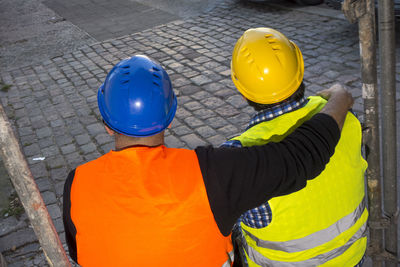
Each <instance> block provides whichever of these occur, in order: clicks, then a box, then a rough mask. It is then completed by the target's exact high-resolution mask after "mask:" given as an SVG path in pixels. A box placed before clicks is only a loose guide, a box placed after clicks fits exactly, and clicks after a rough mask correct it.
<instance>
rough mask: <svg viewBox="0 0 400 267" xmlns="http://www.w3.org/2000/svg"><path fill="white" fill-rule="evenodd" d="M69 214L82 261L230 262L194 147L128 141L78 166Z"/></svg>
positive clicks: (134, 263)
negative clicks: (135, 144)
mask: <svg viewBox="0 0 400 267" xmlns="http://www.w3.org/2000/svg"><path fill="white" fill-rule="evenodd" d="M71 218H72V221H73V223H74V225H75V227H76V230H77V234H76V243H77V258H78V263H79V264H80V265H81V266H83V267H88V266H96V267H101V266H199V267H200V266H202V267H203V266H218V267H219V266H230V262H231V259H230V257H229V253H231V251H232V246H231V243H230V237H224V236H223V235H222V234H221V233H220V231H219V229H218V227H217V224H216V222H215V220H214V217H213V214H212V212H211V209H210V205H209V202H208V198H207V193H206V189H205V186H204V182H203V178H202V175H201V171H200V167H199V163H198V160H197V156H196V153H195V152H194V151H192V150H186V149H173V148H166V147H165V146H159V147H154V148H150V147H132V148H127V149H125V150H122V151H118V152H116V151H111V152H109V153H107V154H106V155H104V156H102V157H100V158H98V159H97V160H94V161H91V162H89V163H87V164H84V165H82V166H80V167H78V168H77V170H76V172H75V178H74V181H73V183H72V188H71ZM226 264H227V265H226Z"/></svg>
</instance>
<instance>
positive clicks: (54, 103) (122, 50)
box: [0, 0, 400, 267]
mask: <svg viewBox="0 0 400 267" xmlns="http://www.w3.org/2000/svg"><path fill="white" fill-rule="evenodd" d="M321 13H323V12H321V10H319V11H318V12H313V11H312V10H311V11H310V10H304V8H303V9H302V8H299V7H297V6H292V7H285V8H280V7H279V6H276V5H274V6H272V5H268V4H265V3H249V2H243V1H236V0H226V1H222V2H221V3H220V4H219V5H218V6H216V7H215V8H214V9H212V10H206V12H205V13H202V14H200V15H196V16H193V17H189V18H180V19H177V20H172V21H167V22H166V23H163V24H161V25H157V26H152V27H151V28H149V29H146V30H140V31H138V32H136V33H133V34H127V35H124V36H121V37H117V38H112V39H108V40H104V41H101V42H95V41H93V40H92V39H91V40H90V41H89V42H83V44H82V45H81V46H80V48H79V49H75V48H74V49H72V51H71V50H69V49H70V48H68V49H67V50H66V51H65V52H63V54H61V55H54V56H52V57H49V58H47V59H43V60H40V61H34V63H32V64H27V65H24V66H22V67H16V66H14V67H12V68H7V69H2V70H1V71H0V79H1V82H2V84H3V86H2V88H3V90H0V98H1V103H2V105H3V107H4V108H5V110H6V112H7V115H8V117H9V119H10V120H11V121H12V123H13V127H14V129H15V133H16V134H17V136H18V138H19V140H20V143H21V145H22V148H23V151H24V154H25V156H26V158H27V160H28V163H29V166H30V168H31V170H32V173H33V175H34V177H35V179H36V182H37V184H38V186H39V189H40V191H41V193H42V196H43V199H44V201H45V203H46V205H47V207H48V209H49V212H50V215H51V217H52V218H53V220H54V223H55V226H56V229H57V231H58V232H59V234H60V237H61V239H62V241H63V243H65V240H64V229H63V226H62V219H61V207H62V190H63V184H64V181H65V179H66V176H67V174H68V172H69V171H70V170H72V169H73V168H75V167H76V166H78V165H79V164H82V163H83V162H86V161H89V160H92V159H95V158H97V157H99V156H100V155H102V154H104V153H106V152H108V151H109V150H110V149H112V148H113V142H112V140H111V138H110V137H109V136H108V135H107V134H106V132H105V131H104V128H103V126H102V123H101V119H100V116H99V112H98V109H97V101H96V92H97V88H98V87H99V85H100V84H101V83H102V82H103V80H104V78H105V76H106V73H107V72H108V71H109V70H110V69H111V68H112V66H113V65H114V64H115V63H117V62H118V61H119V60H121V59H123V58H126V57H128V56H131V55H133V54H146V55H148V56H150V57H152V58H154V59H156V60H158V61H159V62H161V64H162V65H163V66H164V67H166V69H167V71H168V73H169V74H170V76H171V80H172V83H173V86H174V90H175V92H176V94H177V97H178V110H177V113H176V117H175V119H174V121H173V125H172V128H171V129H170V130H167V133H166V143H167V145H168V146H172V147H185V148H195V147H196V146H198V145H207V144H211V145H219V144H221V143H222V142H223V141H225V140H226V139H227V138H228V137H229V136H232V135H234V134H237V133H239V132H240V131H242V130H243V129H244V127H245V126H246V124H247V123H248V121H249V119H250V117H251V115H252V114H253V110H252V109H251V108H249V107H248V106H247V104H246V102H245V101H244V100H243V99H242V98H241V96H240V95H239V94H238V93H237V92H236V89H234V86H233V83H232V82H231V80H230V69H229V66H230V57H231V51H232V49H233V45H234V44H235V41H236V40H237V38H238V37H239V36H240V35H241V34H242V32H243V31H244V30H246V29H248V28H251V27H260V26H266V27H272V28H275V29H277V30H279V31H282V32H283V33H285V34H286V35H287V36H288V37H289V38H291V39H293V40H294V41H295V42H296V43H297V44H298V45H299V47H300V49H301V50H302V52H303V56H304V60H305V66H306V67H305V68H306V70H305V83H306V88H307V95H311V94H314V93H315V92H317V91H319V90H321V89H324V88H327V87H329V86H330V85H331V84H333V83H335V82H341V83H343V84H345V85H347V86H348V88H349V89H350V90H351V92H352V94H353V96H354V97H355V98H356V102H355V105H354V110H355V111H356V112H357V113H359V114H360V115H361V117H362V112H363V107H362V99H361V82H360V71H359V68H360V65H359V64H360V63H359V44H358V31H357V27H356V25H350V24H349V23H348V22H347V21H345V20H343V19H341V18H340V13H335V14H334V15H332V13H330V14H329V16H325V15H321ZM336 15H337V16H336ZM132 20H133V21H132V23H134V18H132ZM65 23H70V22H68V21H66V22H65ZM80 32H81V33H84V31H82V30H80ZM399 79H400V77H397V82H399ZM4 85H10V86H11V87H9V88H8V87H6V86H4ZM397 102H399V95H398V96H397ZM37 157H44V158H45V159H44V160H40V161H38V160H34V158H37ZM0 225H1V227H0V251H1V252H2V253H3V255H4V256H5V258H6V260H7V262H8V263H9V267H17V266H47V264H46V262H45V259H44V257H43V254H42V252H41V251H40V248H39V245H38V243H37V241H36V237H35V236H34V234H33V231H32V230H31V228H30V227H29V222H28V221H27V219H26V216H25V215H24V214H22V215H21V216H20V217H18V216H9V217H6V218H4V217H2V218H0Z"/></svg>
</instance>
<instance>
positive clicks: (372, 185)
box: [358, 0, 383, 267]
mask: <svg viewBox="0 0 400 267" xmlns="http://www.w3.org/2000/svg"><path fill="white" fill-rule="evenodd" d="M365 3H366V11H367V12H366V13H365V14H364V15H363V16H361V17H360V18H359V21H358V30H359V38H360V57H361V79H362V97H363V101H364V116H365V119H364V124H365V130H364V133H363V138H364V144H365V153H366V158H367V161H368V169H367V171H366V176H367V185H368V204H369V213H370V218H369V220H370V221H373V222H379V221H380V220H381V217H382V204H381V201H382V196H381V185H380V147H379V120H378V93H377V74H376V30H375V4H374V1H373V0H365ZM382 238H383V234H382V229H379V228H372V227H371V228H370V248H369V250H370V252H371V257H372V260H373V266H374V267H379V266H382V261H380V260H379V259H378V257H377V256H378V255H379V254H380V253H381V252H382V248H383V246H382V241H383V240H382Z"/></svg>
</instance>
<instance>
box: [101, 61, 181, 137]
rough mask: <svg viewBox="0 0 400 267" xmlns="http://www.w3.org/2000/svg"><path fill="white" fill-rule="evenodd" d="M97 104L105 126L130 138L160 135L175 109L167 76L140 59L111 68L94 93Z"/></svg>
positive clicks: (148, 62)
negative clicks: (95, 93)
mask: <svg viewBox="0 0 400 267" xmlns="http://www.w3.org/2000/svg"><path fill="white" fill-rule="evenodd" d="M97 102H98V105H99V110H100V114H101V116H102V117H103V120H104V121H105V123H106V124H107V126H109V127H110V128H111V129H113V130H114V131H116V132H118V133H121V134H124V135H129V136H134V137H146V136H151V135H155V134H157V133H160V132H162V131H163V130H164V129H165V128H167V127H168V125H169V124H170V123H171V122H172V119H173V118H174V116H175V111H176V106H177V102H176V96H175V94H174V91H173V90H172V85H171V80H170V79H169V76H168V74H167V72H166V71H165V70H164V69H163V68H162V67H161V65H159V64H158V63H156V62H154V61H153V60H151V59H150V58H148V57H146V56H142V55H136V56H133V57H131V58H128V59H124V60H122V61H121V62H119V63H118V64H117V65H115V67H114V68H113V69H112V70H111V71H110V72H109V73H108V75H107V77H106V80H105V82H104V83H103V84H102V85H101V86H100V88H99V90H98V92H97Z"/></svg>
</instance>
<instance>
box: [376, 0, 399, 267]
mask: <svg viewBox="0 0 400 267" xmlns="http://www.w3.org/2000/svg"><path fill="white" fill-rule="evenodd" d="M378 11H379V16H378V18H379V48H380V49H379V54H380V59H381V60H380V66H381V73H380V86H381V92H382V93H381V97H382V98H381V103H382V106H381V107H382V109H381V110H382V159H383V162H382V168H383V190H384V194H383V198H384V200H383V204H384V211H385V215H387V216H388V217H390V218H392V220H390V225H389V228H387V229H385V231H384V232H385V250H386V251H387V252H389V253H391V254H393V255H394V256H395V257H396V258H397V218H396V214H397V210H398V208H397V179H396V178H397V177H396V176H397V171H396V170H397V156H396V154H397V149H396V148H397V146H396V144H397V142H396V78H395V71H396V53H395V52H396V44H395V30H394V28H395V20H394V1H393V0H380V1H379V9H378ZM386 266H397V263H395V262H393V261H386Z"/></svg>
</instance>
